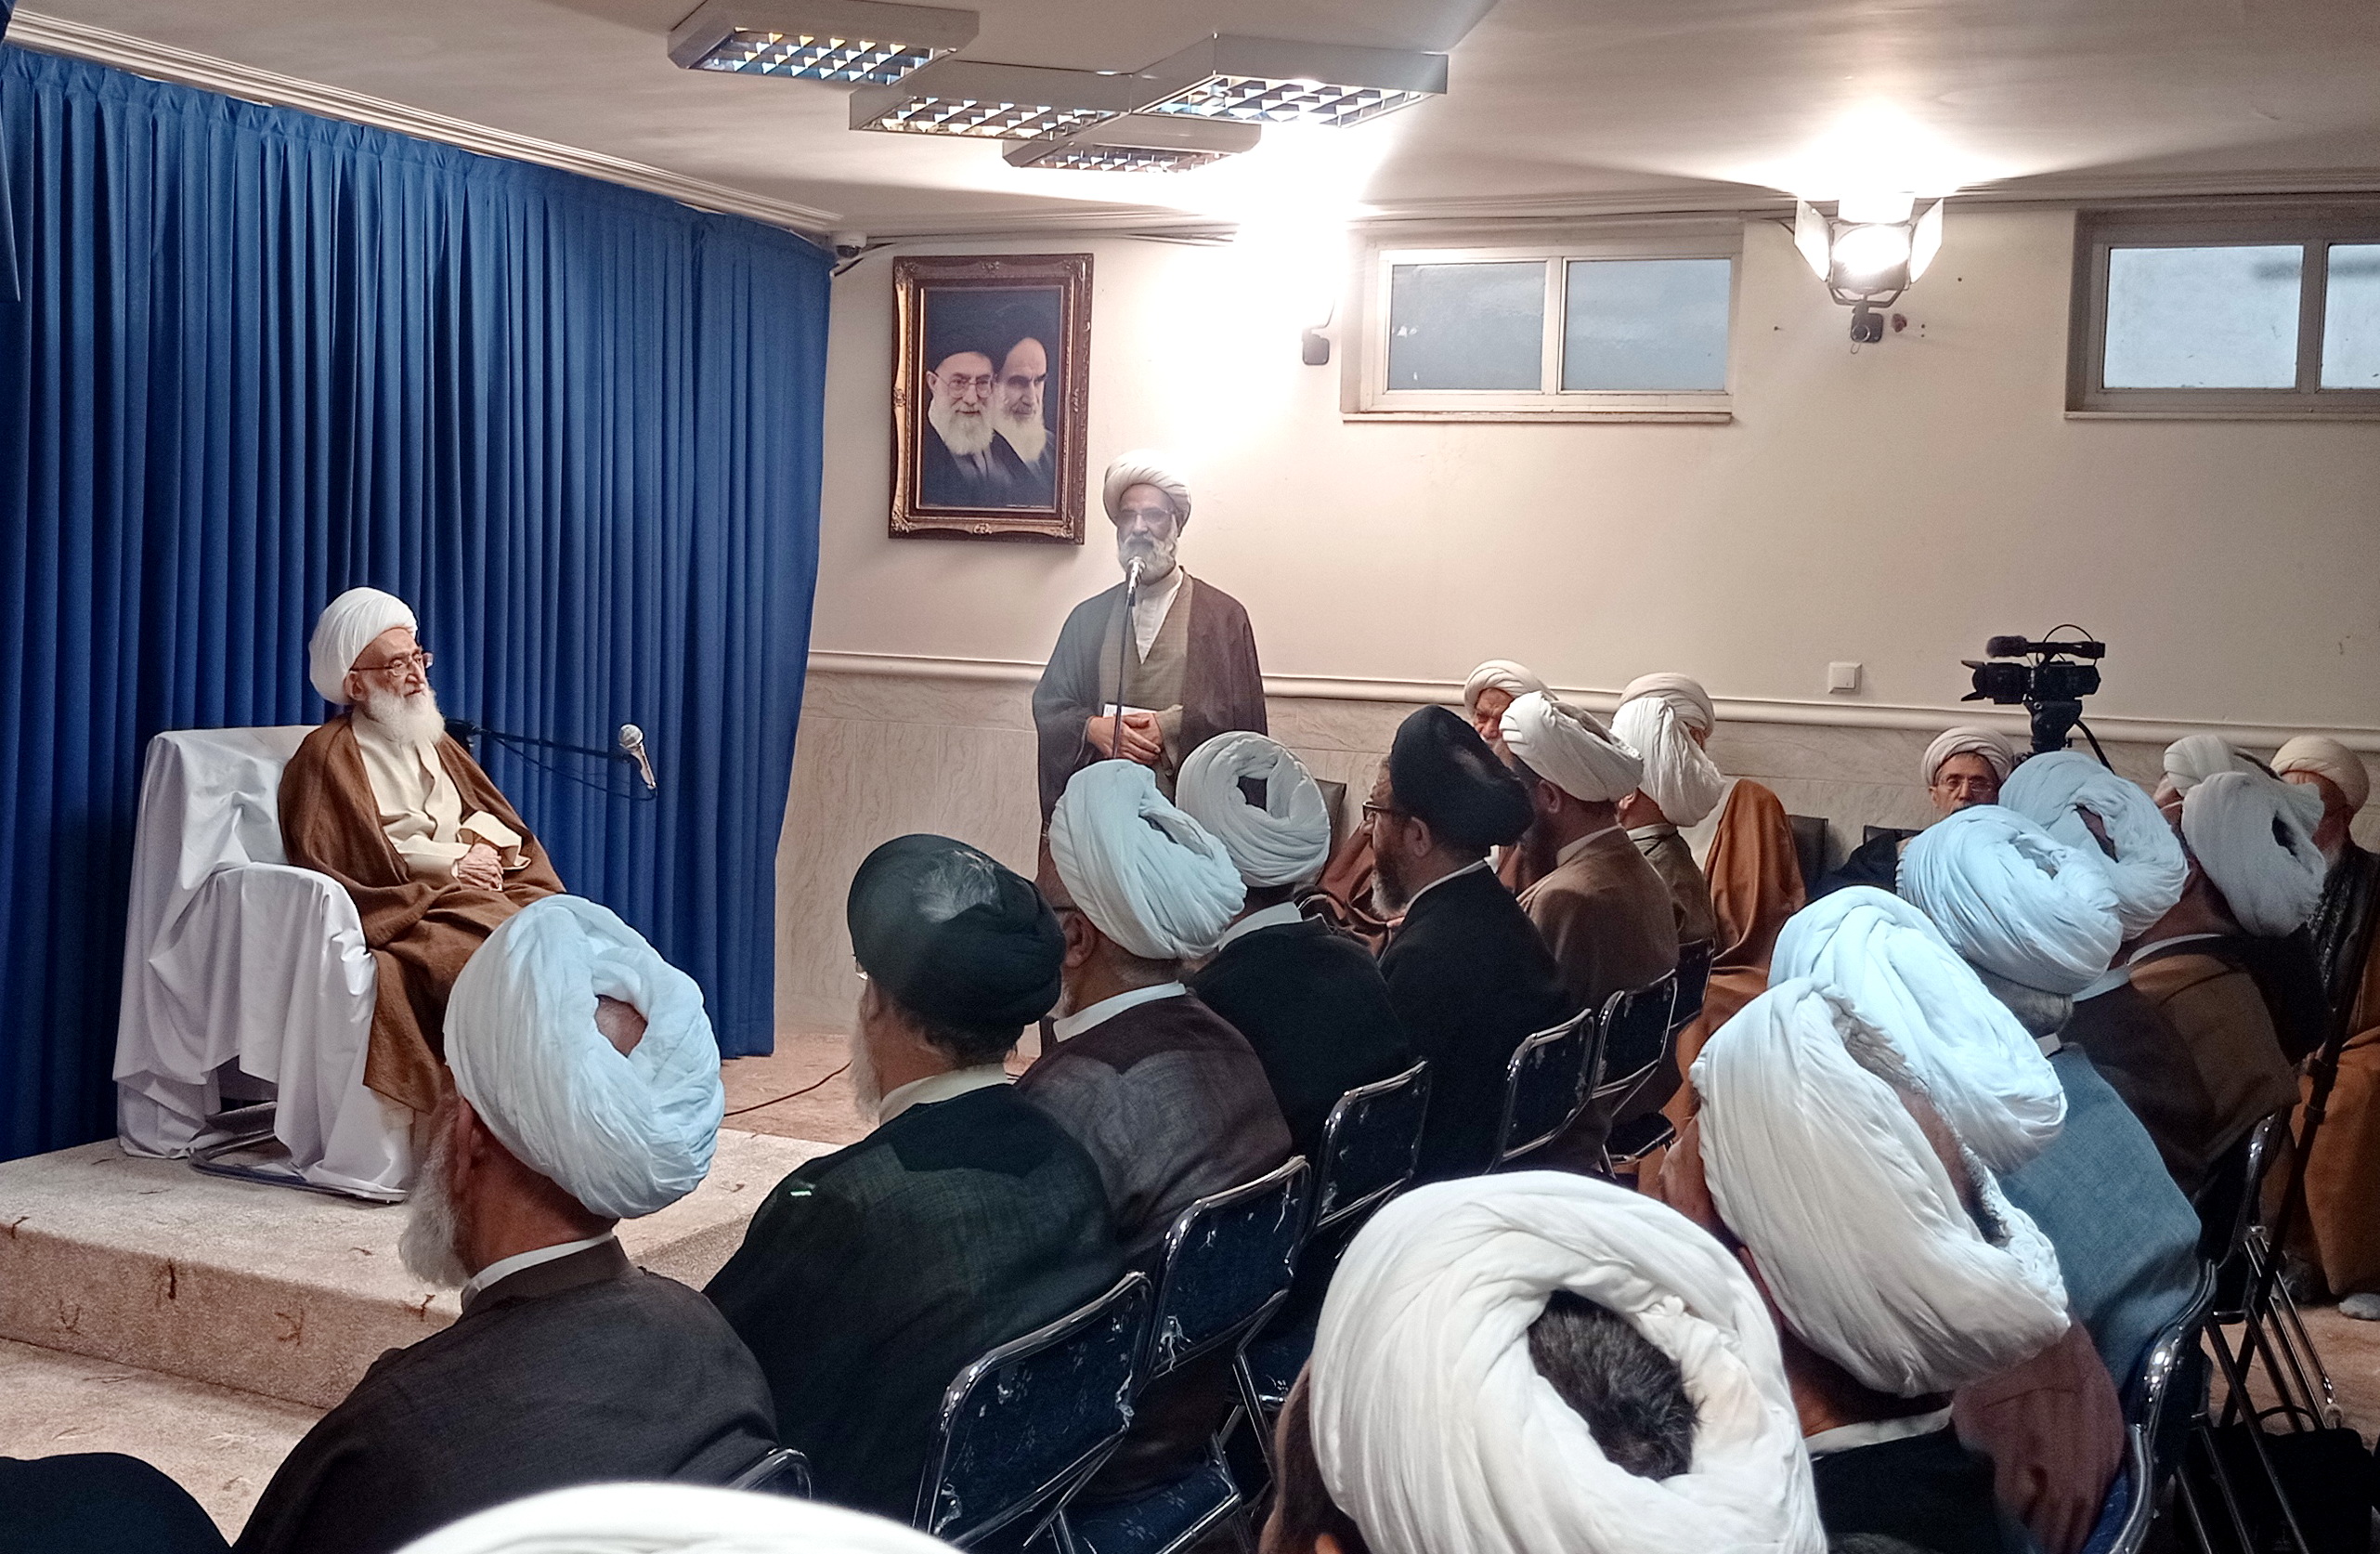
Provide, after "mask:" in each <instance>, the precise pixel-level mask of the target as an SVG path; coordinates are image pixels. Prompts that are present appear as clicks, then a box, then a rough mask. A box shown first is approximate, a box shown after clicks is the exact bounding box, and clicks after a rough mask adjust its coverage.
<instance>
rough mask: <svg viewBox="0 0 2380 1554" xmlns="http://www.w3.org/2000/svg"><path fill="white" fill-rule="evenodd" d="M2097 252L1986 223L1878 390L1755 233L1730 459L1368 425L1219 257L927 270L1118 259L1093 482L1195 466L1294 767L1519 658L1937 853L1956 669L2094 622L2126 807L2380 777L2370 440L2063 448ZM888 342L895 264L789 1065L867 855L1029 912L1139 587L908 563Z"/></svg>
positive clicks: (824, 548) (1713, 445)
mask: <svg viewBox="0 0 2380 1554" xmlns="http://www.w3.org/2000/svg"><path fill="white" fill-rule="evenodd" d="M2071 228H2072V222H2071V218H2070V217H2069V216H2068V215H2063V214H2060V213H2040V212H2028V213H2011V212H1982V213H1979V212H1954V213H1953V219H1952V221H1951V224H1950V229H1949V234H1948V242H1947V244H1946V246H1945V248H1944V255H1943V257H1942V259H1941V260H1940V261H1939V262H1938V264H1937V267H1936V268H1935V270H1934V272H1933V273H1932V274H1931V275H1930V276H1929V277H1928V278H1927V279H1926V281H1924V282H1923V283H1922V284H1921V285H1920V286H1919V287H1918V289H1917V290H1916V291H1915V292H1913V293H1912V294H1911V295H1910V297H1909V299H1908V304H1907V306H1906V307H1905V308H1904V311H1905V313H1906V314H1907V315H1908V317H1909V318H1910V320H1911V327H1910V329H1909V331H1908V332H1907V333H1905V334H1903V335H1901V336H1898V337H1896V338H1893V339H1892V340H1890V341H1888V342H1886V343H1885V344H1884V345H1882V346H1873V347H1869V348H1867V349H1866V350H1864V351H1862V352H1860V353H1859V354H1857V355H1853V353H1852V352H1851V349H1850V346H1849V343H1848V342H1847V340H1846V339H1845V338H1844V328H1845V314H1844V310H1843V309H1841V308H1840V307H1835V306H1834V305H1832V304H1831V303H1829V302H1828V301H1827V299H1826V297H1825V294H1824V293H1823V291H1822V290H1821V289H1820V288H1819V287H1818V286H1817V285H1816V283H1815V282H1814V281H1813V280H1812V279H1811V277H1810V275H1809V273H1808V272H1807V271H1806V270H1804V269H1802V268H1801V261H1800V260H1799V258H1798V257H1797V256H1796V255H1794V254H1793V252H1792V250H1791V248H1790V246H1789V245H1788V242H1786V239H1785V235H1784V233H1783V232H1782V231H1781V230H1779V229H1775V227H1773V226H1769V225H1766V224H1756V225H1754V226H1752V227H1751V228H1750V229H1749V230H1748V231H1747V233H1746V241H1745V256H1744V262H1743V265H1742V271H1741V284H1740V293H1739V297H1738V301H1737V322H1736V360H1735V365H1734V373H1735V384H1734V388H1735V406H1736V419H1735V422H1734V424H1729V425H1721V426H1658V425H1480V424H1473V425H1415V424H1352V423H1348V422H1346V421H1345V420H1343V419H1342V418H1341V416H1340V413H1339V408H1338V407H1339V398H1340V379H1339V373H1340V368H1339V366H1338V365H1337V364H1334V365H1333V367H1331V368H1329V369H1315V368H1307V367H1304V366H1302V365H1300V363H1299V362H1298V359H1297V353H1296V345H1295V341H1294V337H1292V336H1290V335H1288V334H1286V333H1279V332H1274V333H1265V334H1263V335H1262V336H1261V337H1260V338H1259V337H1255V332H1254V331H1253V330H1252V329H1251V328H1249V327H1247V326H1245V325H1244V323H1243V322H1242V320H1244V318H1245V317H1246V316H1247V315H1248V314H1249V313H1250V312H1251V311H1253V310H1252V309H1250V308H1249V307H1247V305H1246V303H1247V299H1246V297H1245V295H1244V291H1243V288H1242V284H1241V280H1240V278H1239V277H1238V275H1237V273H1236V270H1235V268H1234V261H1233V259H1232V256H1231V255H1230V254H1229V251H1228V250H1216V249H1202V248H1190V247H1183V246H1180V245H1177V244H1164V243H1155V242H1136V241H1130V240H1125V239H1109V238H1102V239H1096V240H1089V239H1086V240H1065V239H1053V240H1047V241H1042V242H1000V243H989V242H986V243H978V244H968V243H961V242H934V243H931V244H928V245H919V247H918V251H920V252H968V251H994V250H1000V251H1010V252H1024V251H1031V252H1079V251H1082V250H1085V249H1088V250H1089V251H1091V252H1093V253H1094V254H1095V255H1097V266H1096V272H1097V288H1096V293H1095V299H1094V309H1093V319H1094V322H1093V346H1092V372H1091V385H1092V412H1091V435H1090V444H1091V451H1092V456H1093V466H1092V475H1093V479H1094V481H1095V482H1096V479H1097V475H1098V469H1099V464H1100V463H1101V462H1103V461H1104V460H1105V459H1106V458H1107V457H1109V456H1111V455H1112V453H1114V452H1116V451H1121V450H1122V449H1125V448H1127V447H1134V446H1157V447H1161V448H1167V449H1170V450H1173V451H1177V454H1178V456H1179V458H1180V459H1181V461H1182V462H1183V464H1185V466H1186V468H1187V470H1188V472H1189V475H1190V480H1191V482H1192V485H1193V487H1194V489H1195V491H1196V494H1197V512H1196V517H1195V519H1194V521H1193V523H1192V525H1191V527H1190V531H1189V535H1188V538H1187V541H1186V542H1185V550H1184V555H1185V557H1186V559H1187V561H1188V564H1189V566H1190V568H1191V569H1192V570H1193V571H1195V572H1198V573H1199V574H1201V575H1203V576H1206V577H1209V578H1212V579H1213V580H1214V581H1216V582H1217V583H1218V584H1220V585H1221V586H1223V587H1224V588H1226V589H1228V590H1229V591H1230V592H1231V593H1233V594H1236V595H1237V596H1238V597H1240V598H1241V599H1242V601H1243V602H1244V603H1246V605H1247V606H1248V607H1249V610H1250V613H1251V614H1252V616H1253V617H1254V619H1255V625H1256V633H1257V640H1258V644H1259V646H1260V648H1261V651H1262V653H1263V656H1264V661H1265V667H1266V670H1267V673H1268V678H1269V679H1270V680H1271V682H1272V684H1271V689H1272V690H1273V692H1274V696H1273V699H1272V715H1273V719H1274V726H1275V731H1276V733H1278V734H1280V735H1281V737H1282V738H1285V739H1286V740H1287V741H1288V742H1289V743H1290V744H1292V745H1293V746H1294V748H1296V749H1297V750H1298V751H1300V753H1301V754H1302V755H1304V756H1305V757H1306V758H1307V760H1308V761H1309V763H1310V764H1313V765H1314V767H1315V769H1316V771H1317V774H1318V775H1319V776H1321V777H1337V778H1340V779H1342V780H1346V781H1348V782H1350V783H1351V784H1352V785H1353V786H1354V787H1356V788H1357V789H1359V790H1360V789H1361V788H1363V787H1364V786H1366V785H1367V784H1368V782H1369V780H1370V775H1371V770H1372V764H1373V763H1374V762H1375V761H1376V760H1377V759H1378V754H1379V751H1381V750H1383V749H1385V745H1386V743H1387V734H1388V731H1389V730H1390V729H1391V728H1393V727H1394V725H1395V723H1396V720H1397V719H1398V717H1399V716H1401V715H1402V714H1403V713H1404V712H1406V711H1408V710H1409V709H1410V708H1411V706H1412V705H1413V704H1415V703H1416V702H1417V701H1419V700H1422V699H1431V698H1435V697H1439V696H1443V695H1446V694H1448V692H1449V688H1450V685H1451V683H1452V682H1454V681H1456V680H1459V679H1460V677H1461V676H1462V675H1463V673H1464V672H1465V671H1467V670H1468V669H1469V667H1470V666H1471V664H1472V663H1474V662H1475V661H1476V660H1477V659H1482V658H1486V657H1490V656H1498V657H1511V658H1517V659H1523V660H1525V661H1528V662H1529V663H1531V664H1533V665H1534V666H1535V667H1536V668H1538V669H1539V671H1540V672H1541V673H1544V674H1545V675H1546V677H1547V678H1548V679H1549V680H1551V681H1553V682H1554V684H1555V685H1557V686H1564V687H1566V688H1571V689H1575V690H1582V691H1587V692H1593V691H1594V690H1598V689H1600V690H1609V689H1612V688H1614V687H1617V686H1619V685H1621V684H1622V683H1624V682H1625V681H1626V680H1628V679H1629V678H1631V677H1632V676H1633V675H1635V674H1637V673H1643V672H1645V671H1646V670H1652V669H1675V670H1684V671H1686V672H1689V673H1695V674H1697V675H1699V676H1700V677H1701V678H1702V679H1703V680H1704V682H1705V683H1706V684H1707V685H1708V686H1710V689H1711V690H1712V692H1713V693H1714V694H1715V695H1716V696H1717V697H1718V698H1719V699H1720V702H1721V713H1722V719H1723V724H1722V728H1721V732H1720V735H1719V738H1717V740H1716V741H1715V742H1714V744H1713V747H1712V748H1713V753H1714V754H1715V755H1717V756H1718V758H1719V760H1720V762H1721V764H1722V765H1723V766H1724V767H1725V768H1726V769H1727V770H1729V771H1731V772H1735V773H1738V774H1741V775H1747V776H1754V777H1761V778H1762V780H1764V781H1767V782H1769V783H1770V785H1771V786H1773V787H1775V788H1776V789H1777V790H1778V791H1779V792H1780V794H1781V795H1782V796H1783V797H1784V798H1785V800H1786V803H1787V807H1788V809H1790V810H1793V811H1794V812H1796V813H1800V814H1816V815H1825V816H1829V817H1830V818H1831V819H1833V820H1834V821H1835V822H1836V825H1837V829H1838V834H1839V835H1847V834H1855V830H1856V828H1857V827H1858V826H1860V825H1862V824H1867V823H1875V824H1914V823H1916V822H1917V821H1918V819H1920V818H1921V817H1922V815H1923V801H1922V797H1921V795H1920V793H1919V792H1918V789H1917V788H1916V786H1915V776H1914V767H1915V764H1916V759H1917V754H1918V751H1919V750H1921V749H1922V747H1923V744H1924V742H1925V737H1926V735H1925V731H1926V730H1927V729H1929V728H1938V727H1940V726H1942V725H1944V724H1946V723H1949V722H1952V721H1959V720H1960V719H1962V718H1964V717H1967V716H1970V715H1971V714H1972V712H1973V711H1974V710H1973V709H1971V708H1970V709H1962V710H1960V712H1957V713H1956V714H1954V713H1953V712H1951V711H1950V709H1951V708H1952V707H1954V706H1955V705H1956V699H1957V696H1958V695H1959V694H1960V693H1962V692H1963V691H1964V690H1965V689H1966V684H1965V672H1964V671H1963V670H1962V669H1960V668H1959V667H1958V659H1961V658H1963V657H1970V656H1972V655H1974V654H1975V653H1977V652H1978V651H1979V650H1980V648H1981V646H1982V642H1983V637H1984V636H1986V635H1988V634H1990V633H1995V632H2001V631H2040V630H2044V629H2047V628H2048V627H2050V626H2052V625H2054V624H2056V623H2058V622H2060V621H2064V620H2076V621H2080V622H2081V623H2083V624H2084V625H2086V626H2087V627H2089V628H2091V629H2092V630H2093V631H2094V632H2096V633H2099V634H2100V635H2102V636H2104V637H2106V638H2107V639H2108V641H2109V642H2110V644H2111V646H2112V648H2113V656H2112V657H2111V659H2109V661H2108V665H2107V673H2108V686H2107V689H2106V691H2105V693H2104V694H2103V695H2101V696H2100V697H2099V698H2097V699H2095V701H2094V703H2093V711H2094V713H2095V714H2096V718H2095V721H2096V722H2097V723H2098V725H2099V726H2100V732H2101V734H2102V736H2103V737H2107V738H2113V739H2121V740H2128V741H2129V743H2126V744H2121V745H2117V746H2114V747H2113V749H2112V751H2111V753H2113V754H2114V755H2115V756H2116V759H2117V762H2118V764H2119V765H2120V766H2122V767H2124V768H2125V769H2126V771H2127V772H2131V773H2132V774H2133V775H2136V776H2139V775H2145V774H2147V773H2150V772H2153V770H2154V765H2155V763H2154V751H2155V748H2156V746H2158V745H2160V744H2162V743H2163V742H2164V740H2165V739H2166V738H2171V737H2172V735H2173V734H2175V733H2177V732H2179V731H2180V729H2181V727H2183V726H2186V725H2200V726H2223V725H2231V726H2233V728H2234V731H2235V732H2236V733H2237V734H2238V735H2239V736H2240V737H2241V738H2243V742H2247V743H2250V744H2254V745H2256V746H2258V747H2259V748H2263V749H2268V750H2269V748H2270V746H2271V744H2272V743H2273V742H2275V741H2276V739H2277V737H2278V734H2279V733H2280V732H2282V731H2286V730H2288V729H2291V728H2295V727H2323V728H2327V729H2330V730H2332V731H2334V732H2338V733H2341V734H2343V735H2345V736H2347V737H2348V738H2350V739H2351V740H2352V742H2354V743H2356V744H2357V745H2358V746H2359V747H2360V748H2363V749H2366V750H2371V751H2380V515H2375V513H2374V495H2373V493H2374V492H2375V490H2380V424H2373V423H2353V424H2329V425H2309V424H2262V425H2259V424H2236V423H2222V422H2175V421H2165V422H2109V421H2074V420H2069V419H2067V418H2066V417H2065V416H2064V414H2063V413H2062V411H2061V405H2062V402H2063V399H2062V395H2063V374H2064V370H2065V369H2064V361H2065V356H2064V352H2065V312H2066V297H2067V293H2068V286H2069V278H2070V271H2071V264H2072V255H2071ZM1432 241H1437V240H1436V239H1433V240H1432ZM1348 348H1349V345H1348V343H1347V342H1345V341H1343V342H1342V343H1341V346H1340V350H1341V353H1342V355H1343V356H1344V353H1345V352H1346V350H1347V349H1348ZM828 388H829V406H828V411H827V422H826V434H827V449H828V454H827V460H826V481H825V492H824V509H823V512H824V517H823V533H822V537H821V564H820V575H819V586H818V604H817V618H816V626H815V629H814V633H813V650H814V652H815V653H816V654H817V655H818V656H817V657H815V658H814V659H813V675H812V679H811V682H810V691H809V698H808V701H807V704H806V706H805V708H804V712H803V718H802V725H801V735H800V747H799V749H798V751H797V752H796V757H795V766H794V780H793V788H792V791H791V794H790V796H789V803H788V807H787V828H786V832H785V837H784V842H783V846H782V848H781V851H780V855H779V860H778V871H779V881H780V892H779V908H778V935H779V962H778V988H779V1015H780V1021H781V1023H783V1024H785V1025H787V1026H789V1027H800V1028H808V1029H818V1028H839V1027H840V1025H841V1024H842V1022H843V1021H844V1020H845V1018H847V1015H848V1011H849V1004H850V999H851V995H852V986H853V985H852V976H851V969H850V952H849V947H848V944H847V943H846V942H845V940H844V938H843V933H842V925H841V922H842V903H843V894H844V891H845V889H846V887H847V885H848V883H849V881H850V877H851V871H852V868H853V867H854V866H855V865H856V864H857V862H858V860H859V859H860V857H862V856H863V855H865V853H866V851H867V849H868V848H869V847H871V846H873V845H875V843H876V842H880V841H882V840H884V839H885V838H887V837H890V836H893V835H897V834H900V833H901V832H902V831H904V830H913V829H929V830H939V831H943V832H946V833H948V834H952V835H957V836H961V837H966V838H968V839H969V840H971V841H974V842H979V843H982V844H983V845H985V846H986V847H988V848H990V849H991V850H992V851H993V852H995V854H996V855H999V856H1001V857H1002V858H1004V859H1006V860H1007V861H1008V862H1010V863H1012V864H1014V865H1016V866H1017V867H1020V868H1030V867H1031V865H1032V861H1033V860H1032V855H1033V842H1034V821H1035V818H1036V816H1035V812H1034V797H1033V794H1034V787H1033V748H1032V737H1031V733H1030V721H1029V719H1028V717H1027V715H1026V701H1025V699H1026V695H1027V692H1028V689H1029V686H1030V680H1031V675H1032V673H1033V669H1034V667H1035V666H1037V665H1038V663H1039V661H1040V659H1042V657H1043V655H1044V654H1045V653H1046V652H1047V649H1048V645H1049V642H1050V641H1051V639H1052V638H1053V637H1054V636H1055V634H1056V631H1057V626H1058V622H1059V621H1060V620H1061V619H1062V618H1063V616H1064V614H1065V612H1066V610H1067V609H1068V608H1069V607H1072V606H1073V604H1074V602H1075V601H1076V600H1078V599H1080V598H1082V597H1083V596H1085V595H1086V594H1090V593H1092V592H1094V591H1096V590H1097V589H1099V588H1103V587H1105V586H1107V585H1108V584H1109V583H1110V582H1112V581H1113V579H1114V576H1115V569H1114V562H1113V553H1112V548H1111V547H1110V545H1109V544H1108V542H1107V537H1106V532H1105V526H1104V524H1103V523H1101V522H1100V520H1099V517H1098V516H1097V515H1096V514H1095V515H1094V516H1093V518H1092V525H1091V527H1092V535H1091V541H1092V542H1091V543H1090V544H1088V545H1086V546H1084V547H1082V548H1080V549H1074V548H1071V547H1070V548H1060V547H1050V546H1027V545H995V544H982V543H964V542H948V541H942V542H933V541H904V542H898V543H896V542H892V541H891V540H889V539H887V538H886V536H885V532H884V526H885V508H886V504H887V503H888V501H889V489H890V479H889V467H890V462H891V452H890V446H889V424H888V422H889V418H888V416H887V413H886V411H887V405H888V402H889V399H890V396H891V265H890V263H889V261H888V260H887V259H886V258H884V257H883V256H881V255H878V256H873V257H871V258H869V259H868V260H867V261H866V262H865V263H864V264H862V265H861V266H860V267H858V268H856V269H854V270H852V272H851V273H850V274H848V275H846V276H844V277H843V278H842V279H841V280H839V281H838V282H837V283H836V290H835V318H834V325H833V332H832V335H831V342H830V347H829V359H828ZM1829 659H1856V660H1860V661H1862V662H1864V663H1865V664H1866V684H1865V686H1864V688H1863V691H1862V694H1860V695H1859V696H1857V697H1852V698H1843V697H1833V698H1829V697H1828V696H1827V694H1826V693H1825V691H1824V688H1823V687H1824V684H1825V680H1824V676H1825V673H1826V666H1827V661H1828V660H1829ZM2009 726H2010V728H2011V732H2013V733H2018V735H2019V738H2021V731H2020V728H2019V725H2016V724H2014V723H2011V724H2010V725H2009ZM2369 823H2370V822H2369V819H2368V818H2367V824H2369Z"/></svg>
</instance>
